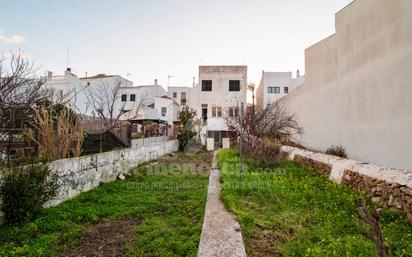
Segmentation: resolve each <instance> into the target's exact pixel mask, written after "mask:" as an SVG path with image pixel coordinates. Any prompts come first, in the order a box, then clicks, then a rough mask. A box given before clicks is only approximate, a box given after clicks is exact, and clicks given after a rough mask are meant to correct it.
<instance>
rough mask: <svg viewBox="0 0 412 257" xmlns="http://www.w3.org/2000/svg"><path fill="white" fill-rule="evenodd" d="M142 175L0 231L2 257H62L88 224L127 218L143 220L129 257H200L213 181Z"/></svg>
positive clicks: (198, 177) (168, 174) (172, 174)
mask: <svg viewBox="0 0 412 257" xmlns="http://www.w3.org/2000/svg"><path fill="white" fill-rule="evenodd" d="M145 165H148V164H145ZM139 168H142V167H139ZM140 170H141V169H137V171H136V172H135V173H136V175H135V176H134V177H133V178H131V179H129V180H125V181H115V182H111V183H107V184H103V185H101V186H99V187H98V188H96V189H94V190H91V191H89V192H87V193H83V194H81V195H80V196H78V197H76V198H75V199H73V200H71V201H68V202H66V203H63V204H61V205H59V206H58V207H54V208H48V209H44V210H42V213H41V214H40V216H39V217H38V218H37V219H36V220H34V221H33V222H30V223H25V224H21V225H19V226H1V227H0V256H57V255H60V254H62V253H64V251H65V248H66V247H67V246H69V245H73V244H75V245H76V244H78V243H79V235H81V234H82V232H84V231H85V230H86V228H87V225H89V224H91V223H99V222H101V221H102V220H106V219H109V220H116V219H122V218H137V219H139V220H141V224H140V225H138V226H137V227H136V235H135V240H134V244H132V245H129V246H127V252H126V254H127V255H130V256H196V253H197V247H198V242H199V239H200V233H201V229H202V220H203V214H204V206H205V200H206V192H207V181H208V177H207V176H201V175H181V174H183V173H182V172H179V171H176V170H173V171H167V170H165V173H164V174H163V175H157V176H150V175H147V174H146V175H145V174H142V172H140ZM176 172H177V173H176Z"/></svg>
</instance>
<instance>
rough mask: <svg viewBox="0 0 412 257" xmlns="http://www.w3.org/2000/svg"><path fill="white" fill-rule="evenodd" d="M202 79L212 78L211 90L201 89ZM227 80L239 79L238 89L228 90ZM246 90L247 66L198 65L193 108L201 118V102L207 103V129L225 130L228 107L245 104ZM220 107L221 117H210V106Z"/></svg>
mask: <svg viewBox="0 0 412 257" xmlns="http://www.w3.org/2000/svg"><path fill="white" fill-rule="evenodd" d="M202 80H212V91H211V92H208V91H202V90H201V89H202ZM229 80H240V91H238V92H230V91H229ZM246 92H247V66H199V85H198V86H197V87H195V90H194V93H193V94H192V96H193V95H195V96H194V98H195V99H196V104H194V108H195V110H196V113H197V117H198V118H199V119H201V115H202V104H207V105H208V119H207V122H208V124H207V130H227V126H226V121H225V119H224V116H226V115H228V109H229V107H236V106H240V104H241V103H244V104H245V108H246ZM213 106H220V107H222V117H212V107H213Z"/></svg>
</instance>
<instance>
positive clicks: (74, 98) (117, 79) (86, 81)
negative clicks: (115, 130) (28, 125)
mask: <svg viewBox="0 0 412 257" xmlns="http://www.w3.org/2000/svg"><path fill="white" fill-rule="evenodd" d="M116 83H119V84H120V88H119V92H118V93H117V95H116V101H115V108H114V109H115V110H117V111H121V110H124V111H130V110H135V109H138V108H140V107H141V106H142V105H143V106H149V105H150V104H153V103H154V99H155V97H159V96H165V95H167V92H166V91H165V90H164V89H163V87H161V86H160V85H158V84H157V80H155V82H154V84H153V85H144V86H133V82H132V81H130V80H127V79H125V78H123V77H121V76H120V75H106V74H98V75H96V76H92V77H83V78H78V77H77V76H76V75H74V74H73V73H72V71H71V69H70V68H67V70H66V71H65V74H64V75H63V76H59V75H53V73H52V72H48V76H47V81H46V83H45V87H46V88H47V89H49V90H50V92H51V94H52V97H53V99H55V100H59V101H66V102H68V103H69V104H70V105H71V106H72V108H73V109H75V111H76V112H78V113H80V114H83V115H86V116H97V113H96V111H95V107H94V106H93V104H92V101H91V99H90V92H93V91H94V90H95V89H96V88H97V87H108V88H110V87H115V86H116ZM107 93H108V94H110V90H108V92H107ZM114 115H115V116H117V115H118V112H117V113H114Z"/></svg>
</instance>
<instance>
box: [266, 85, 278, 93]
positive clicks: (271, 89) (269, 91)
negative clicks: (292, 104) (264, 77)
mask: <svg viewBox="0 0 412 257" xmlns="http://www.w3.org/2000/svg"><path fill="white" fill-rule="evenodd" d="M268 94H280V87H268Z"/></svg>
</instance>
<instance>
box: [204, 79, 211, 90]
mask: <svg viewBox="0 0 412 257" xmlns="http://www.w3.org/2000/svg"><path fill="white" fill-rule="evenodd" d="M202 91H212V81H211V80H202Z"/></svg>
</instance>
